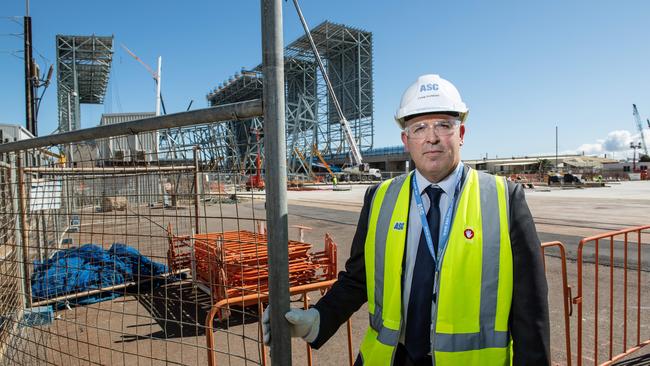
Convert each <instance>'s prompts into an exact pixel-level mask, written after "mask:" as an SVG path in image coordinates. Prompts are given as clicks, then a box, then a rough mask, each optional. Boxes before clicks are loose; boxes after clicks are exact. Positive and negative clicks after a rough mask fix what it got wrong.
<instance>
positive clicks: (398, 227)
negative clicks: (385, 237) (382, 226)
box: [393, 222, 404, 230]
mask: <svg viewBox="0 0 650 366" xmlns="http://www.w3.org/2000/svg"><path fill="white" fill-rule="evenodd" d="M393 230H404V223H403V222H396V223H395V226H393Z"/></svg>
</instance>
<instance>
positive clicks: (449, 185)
mask: <svg viewBox="0 0 650 366" xmlns="http://www.w3.org/2000/svg"><path fill="white" fill-rule="evenodd" d="M462 167H463V164H461V163H460V162H459V163H458V165H456V169H454V170H453V171H452V172H451V173H450V174H449V175H448V176H446V177H445V179H443V180H441V181H440V182H438V183H432V182H429V180H427V178H425V177H424V176H423V175H422V174H421V173H420V171H419V170H417V168H416V169H415V179H417V181H418V188H420V192H419V193H420V195H422V192H424V189H425V188H427V186H431V185H432V186H438V187H440V188H441V189H442V190H443V191H444V192H445V193H446V194H447V195H448V196H450V197H451V196H453V195H454V189H455V188H456V187H454V183H456V180H455V179H454V178H455V177H456V174H458V170H459V169H462Z"/></svg>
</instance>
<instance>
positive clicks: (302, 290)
mask: <svg viewBox="0 0 650 366" xmlns="http://www.w3.org/2000/svg"><path fill="white" fill-rule="evenodd" d="M334 282H336V280H328V281H322V282H317V283H310V284H306V285H300V286H294V287H290V288H289V294H290V295H302V298H303V306H304V307H305V309H306V308H307V307H309V298H308V296H307V294H308V293H309V292H312V291H321V292H323V291H326V290H327V289H329V288H330V287H331V286H332V285H333V284H334ZM268 298H269V295H268V293H259V294H252V295H245V296H239V297H235V298H229V299H223V300H221V301H219V302H217V303H216V304H214V305H213V306H212V308H211V309H210V313H208V316H207V317H206V319H205V327H206V343H207V350H208V365H210V366H216V365H217V356H216V353H215V348H214V326H213V323H214V318H215V316H217V314H221V313H223V312H227V311H229V310H228V309H229V307H230V306H231V305H237V306H241V307H242V308H243V307H246V306H252V305H257V307H258V312H259V316H260V318H261V316H262V313H263V312H264V307H263V304H264V303H266V302H268ZM258 326H259V333H260V339H261V338H262V336H261V334H262V323H261V321H260V322H259V325H258ZM347 330H348V360H349V363H350V366H352V364H353V354H352V332H351V323H350V320H348V321H347ZM260 347H262V349H261V358H262V365H266V350H265V349H264V347H265V346H264V344H263V343H262V342H260ZM307 363H308V365H310V366H311V364H312V357H311V347H310V346H309V344H307Z"/></svg>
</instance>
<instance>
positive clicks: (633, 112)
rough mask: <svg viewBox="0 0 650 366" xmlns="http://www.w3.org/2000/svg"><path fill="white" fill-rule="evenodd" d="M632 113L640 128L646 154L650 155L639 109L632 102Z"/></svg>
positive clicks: (637, 126)
mask: <svg viewBox="0 0 650 366" xmlns="http://www.w3.org/2000/svg"><path fill="white" fill-rule="evenodd" d="M632 114H633V115H634V122H636V128H637V129H638V130H639V134H640V135H641V146H643V152H644V153H645V155H646V156H650V155H649V154H648V146H646V144H645V136H643V122H641V116H639V110H638V109H637V108H636V104H632ZM648 124H649V125H650V122H648Z"/></svg>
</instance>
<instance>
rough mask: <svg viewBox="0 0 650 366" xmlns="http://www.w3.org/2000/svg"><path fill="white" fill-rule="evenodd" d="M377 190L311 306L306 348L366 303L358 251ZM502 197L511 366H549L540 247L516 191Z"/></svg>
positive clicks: (370, 194) (368, 198)
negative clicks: (313, 318) (331, 278)
mask: <svg viewBox="0 0 650 366" xmlns="http://www.w3.org/2000/svg"><path fill="white" fill-rule="evenodd" d="M465 169H468V168H467V167H466V168H465ZM377 187H378V185H375V186H373V187H370V188H368V190H367V191H366V195H365V198H364V202H363V208H362V209H361V215H360V216H359V223H358V225H357V231H356V233H355V235H354V239H353V241H352V249H351V253H350V258H349V259H348V260H347V262H346V263H345V271H341V272H340V273H339V278H338V281H337V282H336V283H335V284H334V285H333V286H332V288H331V290H330V291H328V292H327V293H326V294H325V296H323V297H322V298H321V299H320V301H318V302H317V303H316V304H315V305H314V307H315V308H316V309H318V312H319V313H320V329H319V333H318V337H317V338H316V340H315V341H314V342H312V343H311V346H312V347H314V348H319V347H320V346H322V345H323V344H324V343H325V342H326V341H327V340H328V339H329V338H330V337H332V336H333V335H334V333H336V331H337V330H338V328H339V327H340V326H341V324H343V323H344V322H345V321H347V320H348V319H349V318H350V316H352V314H353V313H354V312H356V311H357V310H359V308H360V307H361V305H363V304H364V303H365V302H366V301H367V300H368V296H367V292H366V271H365V260H364V246H365V241H366V233H367V231H368V217H369V211H370V203H371V201H372V197H373V195H374V193H375V190H376V189H377ZM508 193H509V195H510V241H511V244H512V257H513V275H514V283H513V296H512V307H511V310H510V332H511V335H512V339H513V346H514V360H513V361H514V365H549V364H550V339H549V337H550V334H549V333H550V330H549V319H548V300H547V292H548V289H547V284H546V276H545V274H544V267H543V262H542V253H541V247H540V241H539V238H538V237H537V231H536V230H535V224H534V223H533V218H532V216H531V214H530V210H529V209H528V205H527V204H526V200H525V197H524V190H523V188H522V186H521V185H520V184H515V183H511V182H509V183H508Z"/></svg>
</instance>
